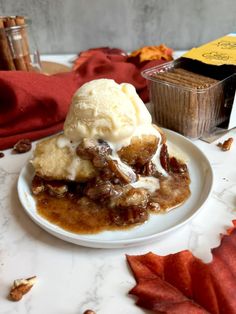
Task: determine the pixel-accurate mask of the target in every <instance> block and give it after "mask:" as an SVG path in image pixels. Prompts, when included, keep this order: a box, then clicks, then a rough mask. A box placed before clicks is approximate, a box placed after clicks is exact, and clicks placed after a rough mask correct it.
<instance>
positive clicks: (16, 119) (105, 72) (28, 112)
mask: <svg viewBox="0 0 236 314" xmlns="http://www.w3.org/2000/svg"><path fill="white" fill-rule="evenodd" d="M162 62H164V60H158V61H151V62H145V63H143V64H141V65H136V64H134V63H131V62H128V59H127V56H122V55H116V54H114V55H113V54H107V53H105V52H103V51H99V50H97V51H96V53H95V54H93V55H92V56H91V57H90V58H88V60H87V61H86V62H84V63H83V64H82V65H81V66H80V67H79V69H78V70H77V71H72V72H69V73H63V74H57V75H53V76H46V75H43V74H39V73H30V72H21V71H0V149H1V150H2V149H6V148H10V147H12V146H13V145H14V144H15V143H16V142H17V141H18V140H19V139H22V138H29V139H31V140H35V139H38V138H41V137H44V136H47V135H50V134H53V133H55V132H58V131H60V130H62V128H63V122H64V119H65V117H66V114H67V111H68V108H69V105H70V102H71V98H72V96H73V94H74V92H75V91H76V90H77V88H79V87H80V86H81V85H82V84H84V83H85V82H88V81H90V80H93V79H98V78H110V79H114V80H115V81H116V82H117V83H122V82H128V83H131V84H133V85H134V86H135V87H136V89H137V92H138V93H139V95H140V97H141V98H142V99H143V100H144V101H147V100H148V92H147V84H146V80H145V79H144V78H143V77H142V76H141V74H140V72H141V71H142V70H143V69H145V68H147V67H151V66H154V65H157V64H159V63H162Z"/></svg>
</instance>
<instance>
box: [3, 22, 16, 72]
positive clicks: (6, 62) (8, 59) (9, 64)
mask: <svg viewBox="0 0 236 314" xmlns="http://www.w3.org/2000/svg"><path fill="white" fill-rule="evenodd" d="M15 69H16V68H15V65H14V62H13V59H12V55H11V51H10V48H9V45H8V40H7V37H6V33H5V30H4V18H1V17H0V70H15Z"/></svg>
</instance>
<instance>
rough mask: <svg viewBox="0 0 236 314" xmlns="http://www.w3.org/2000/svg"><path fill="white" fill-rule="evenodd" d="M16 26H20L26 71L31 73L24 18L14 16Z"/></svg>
mask: <svg viewBox="0 0 236 314" xmlns="http://www.w3.org/2000/svg"><path fill="white" fill-rule="evenodd" d="M16 25H17V26H21V29H20V33H21V36H22V50H23V58H24V60H25V64H26V67H27V70H28V71H31V70H32V66H31V59H30V49H29V41H28V35H27V31H26V29H25V18H24V16H16Z"/></svg>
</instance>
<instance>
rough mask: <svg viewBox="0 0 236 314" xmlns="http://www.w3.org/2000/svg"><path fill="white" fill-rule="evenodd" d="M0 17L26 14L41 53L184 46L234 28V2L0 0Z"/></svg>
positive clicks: (210, 0) (219, 0)
mask: <svg viewBox="0 0 236 314" xmlns="http://www.w3.org/2000/svg"><path fill="white" fill-rule="evenodd" d="M0 14H1V15H16V14H18V15H22V14H23V15H27V16H28V17H29V18H31V19H32V21H33V27H34V33H35V38H36V40H37V45H38V47H39V50H40V52H41V53H77V52H78V51H81V50H83V49H87V48H91V47H98V46H110V47H120V48H123V49H125V50H128V51H131V50H134V49H137V48H139V47H141V46H144V45H158V44H160V43H165V44H167V45H168V46H170V47H172V48H174V49H179V50H185V49H189V48H191V47H193V46H198V45H199V44H201V43H204V42H207V41H209V40H212V39H215V38H217V37H219V36H222V35H224V34H227V33H229V32H236V0H0Z"/></svg>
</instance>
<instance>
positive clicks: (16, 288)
mask: <svg viewBox="0 0 236 314" xmlns="http://www.w3.org/2000/svg"><path fill="white" fill-rule="evenodd" d="M35 282H36V276H34V277H30V278H27V279H17V280H14V282H13V285H12V287H11V290H10V293H9V299H10V300H11V301H20V300H21V299H22V297H23V295H24V294H26V293H27V292H29V291H30V289H31V288H32V287H33V285H34V284H35Z"/></svg>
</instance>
